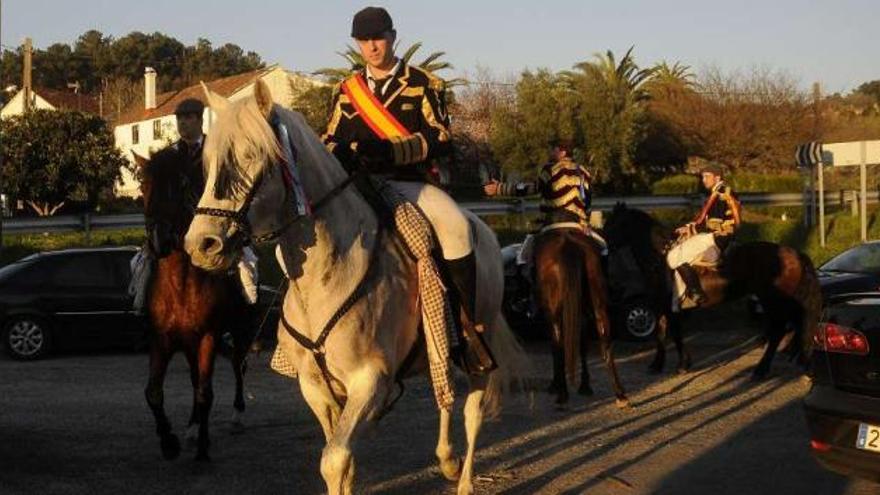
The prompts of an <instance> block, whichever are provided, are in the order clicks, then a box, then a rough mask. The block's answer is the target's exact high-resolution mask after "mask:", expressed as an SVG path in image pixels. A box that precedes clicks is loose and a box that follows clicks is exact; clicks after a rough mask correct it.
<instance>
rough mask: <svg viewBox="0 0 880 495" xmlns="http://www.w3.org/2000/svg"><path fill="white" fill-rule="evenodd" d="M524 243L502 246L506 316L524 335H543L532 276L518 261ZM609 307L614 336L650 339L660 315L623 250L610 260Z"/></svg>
mask: <svg viewBox="0 0 880 495" xmlns="http://www.w3.org/2000/svg"><path fill="white" fill-rule="evenodd" d="M520 246H521V244H510V245H508V246H505V247H504V248H502V249H501V258H502V261H503V263H504V304H503V310H504V315H505V317H506V318H507V321H508V323H509V324H510V325H511V327H513V329H514V330H516V331H517V332H518V333H519V334H520V335H521V336H524V337H531V336H535V337H542V336H543V334H537V333H539V332H537V333H536V332H535V331H534V329H535V328H543V326H542V325H543V323H544V322H543V320H542V318H541V314H540V311H539V310H538V308H537V305H536V302H535V301H534V300H533V295H532V290H533V289H532V284H533V281H532V275H531V274H529V273H526V270H527V268H526V267H525V266H524V265H518V264H517V260H516V257H517V253H518V252H519V249H520ZM608 269H609V271H610V272H611V273H613V274H614V276H613V277H609V293H610V301H609V303H610V304H609V309H610V315H609V316H610V317H611V318H612V330H613V331H614V334H615V336H617V337H622V338H624V339H627V340H636V341H641V340H648V339H650V338H652V336H653V335H654V332H655V330H656V328H657V315H656V314H654V310H653V309H652V308H651V307H650V305H649V304H648V297H647V287H646V285H645V282H644V277H643V276H642V274H641V271H640V269H639V268H638V266H637V264H636V262H635V259H634V258H633V257H632V253H631V252H630V251H628V250H623V251H621V252H620V253H616V255H615V256H612V257H611V258H610V259H609V260H608Z"/></svg>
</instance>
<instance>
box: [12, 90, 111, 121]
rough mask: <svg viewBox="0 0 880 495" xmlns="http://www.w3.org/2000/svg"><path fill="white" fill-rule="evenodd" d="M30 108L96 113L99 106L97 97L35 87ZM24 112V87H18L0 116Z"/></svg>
mask: <svg viewBox="0 0 880 495" xmlns="http://www.w3.org/2000/svg"><path fill="white" fill-rule="evenodd" d="M31 108H33V109H36V110H77V111H80V112H87V113H93V114H95V115H98V114H99V113H100V108H99V104H98V100H97V98H95V97H93V96H89V95H84V94H82V93H74V92H73V91H59V90H57V89H48V88H35V89H32V90H31ZM23 112H24V89H19V90H18V92H17V93H15V96H13V97H12V98H11V99H10V100H9V102H8V103H6V105H4V106H3V109H2V110H0V118H7V117H12V116H13V115H21V114H22V113H23Z"/></svg>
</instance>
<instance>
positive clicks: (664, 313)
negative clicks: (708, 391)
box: [604, 203, 822, 379]
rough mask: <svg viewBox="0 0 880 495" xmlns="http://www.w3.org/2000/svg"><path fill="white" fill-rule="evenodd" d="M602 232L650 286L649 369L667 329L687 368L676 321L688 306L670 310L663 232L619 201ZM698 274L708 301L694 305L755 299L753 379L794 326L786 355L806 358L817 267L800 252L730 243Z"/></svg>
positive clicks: (661, 355)
mask: <svg viewBox="0 0 880 495" xmlns="http://www.w3.org/2000/svg"><path fill="white" fill-rule="evenodd" d="M604 233H605V236H606V239H607V241H608V245H609V249H610V251H611V254H612V256H615V255H621V254H624V253H625V251H626V250H631V253H630V254H631V255H632V256H633V257H634V259H635V260H636V262H637V263H638V264H639V266H640V268H641V269H642V273H644V275H645V279H646V282H647V285H648V287H651V288H653V290H652V291H651V293H652V295H653V297H652V305H653V309H654V311H655V314H657V315H658V321H659V323H660V324H659V325H658V331H657V333H656V336H657V353H656V355H655V357H654V361H653V362H652V363H651V366H650V370H651V371H652V372H655V373H659V372H661V371H662V370H663V366H664V364H665V361H666V348H665V340H666V336H667V333H668V334H670V335H671V336H672V338H673V341H674V342H675V348H676V350H677V351H678V357H679V371H680V372H685V371H687V370H688V369H689V368H690V364H691V359H690V355H689V354H688V352H687V350H686V349H685V347H684V342H683V340H682V329H681V321H682V317H683V315H684V314H685V313H687V312H688V311H691V310H686V311H684V312H674V311H673V308H672V298H673V295H672V287H673V285H672V274H671V271H670V269H669V267H668V266H667V264H666V257H665V252H666V246H668V245H669V242H670V240H671V233H670V231H669V230H668V229H665V228H663V227H662V226H661V225H660V224H659V223H658V222H657V221H656V220H654V219H653V218H652V217H651V216H650V215H649V214H647V213H645V212H643V211H641V210H637V209H633V208H628V207H627V206H626V204H623V203H618V204H617V206H615V207H614V210H613V211H612V213H611V214H610V215H609V217H608V220H607V221H606V222H605V228H604ZM700 279H701V283H702V285H703V289H704V291H705V292H706V295H707V299H708V300H707V302H705V303H704V304H703V305H702V306H700V307H701V308H703V307H709V306H714V305H716V304H719V303H721V302H725V301H732V300H735V299H738V298H741V297H745V296H747V295H749V294H754V295H755V296H757V297H758V299H759V301H760V303H761V306H762V307H763V308H764V311H765V316H766V324H767V328H766V331H767V334H766V336H767V348H766V350H765V351H764V356H763V357H762V358H761V361H760V362H759V363H758V365H757V367H756V368H755V371H754V378H757V379H760V378H763V377H765V376H766V375H767V373H768V372H769V371H770V364H771V362H772V360H773V356H774V354H775V353H776V350H777V347H778V346H779V343H780V342H781V341H782V339H783V337H785V335H786V334H787V333H788V332H789V331H790V330H793V331H794V340H793V346H792V348H791V349H792V352H793V355H795V356H798V357H799V358H800V362H801V363H802V364H805V363H806V360H807V358H808V356H809V351H810V346H811V339H812V336H813V334H814V333H815V329H816V326H817V324H818V318H819V312H820V311H821V305H822V297H821V292H820V290H819V282H818V278H817V276H816V270H815V268H814V267H813V262H812V261H811V260H810V258H809V257H808V256H807V255H805V254H803V253H800V252H798V251H796V250H794V249H792V248H790V247H786V246H781V245H779V244H774V243H771V242H748V243H742V244H734V245H732V246H731V247H730V248H728V249H727V251H726V252H725V255H724V257H723V260H722V262H721V264H720V265H719V267H718V270H717V271H716V270H701V273H700ZM697 309H699V308H697Z"/></svg>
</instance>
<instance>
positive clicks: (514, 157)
mask: <svg viewBox="0 0 880 495" xmlns="http://www.w3.org/2000/svg"><path fill="white" fill-rule="evenodd" d="M515 93H516V96H515V98H514V102H513V104H512V105H502V106H499V107H498V108H497V109H496V110H495V112H494V114H493V116H492V129H491V131H490V137H489V142H490V143H491V146H492V151H493V152H494V154H495V157H496V158H497V159H498V160H499V162H500V163H501V167H502V169H503V170H504V171H506V172H507V173H510V174H514V175H523V174H524V175H535V174H536V173H537V171H538V168H539V166H540V165H543V164H544V163H546V162H547V160H548V159H549V146H550V144H551V143H552V142H553V141H554V140H556V139H560V138H562V139H569V140H574V141H575V142H576V143H577V142H580V141H582V140H581V139H580V137H581V129H580V126H579V124H578V122H577V119H576V115H577V112H578V109H579V107H580V102H579V95H578V94H577V93H576V92H575V91H574V90H573V89H572V88H571V87H570V86H569V85H568V84H567V83H566V81H565V80H564V78H562V77H560V76H558V75H556V74H553V73H552V72H550V71H548V70H546V69H541V70H538V71H536V72H530V71H525V72H523V73H522V75H521V76H520V79H519V81H518V82H517V83H516V89H515Z"/></svg>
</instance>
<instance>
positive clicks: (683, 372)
mask: <svg viewBox="0 0 880 495" xmlns="http://www.w3.org/2000/svg"><path fill="white" fill-rule="evenodd" d="M690 372H691V368H690V367H689V366H687V367H686V366H679V367H678V374H679V375H687V374H688V373H690Z"/></svg>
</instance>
